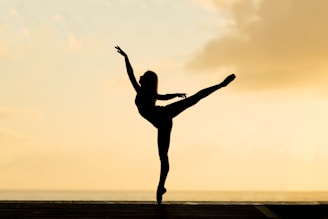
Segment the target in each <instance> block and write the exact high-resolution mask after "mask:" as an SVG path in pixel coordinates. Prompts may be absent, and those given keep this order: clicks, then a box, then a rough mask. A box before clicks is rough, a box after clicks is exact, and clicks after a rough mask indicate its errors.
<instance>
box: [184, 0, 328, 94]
mask: <svg viewBox="0 0 328 219" xmlns="http://www.w3.org/2000/svg"><path fill="white" fill-rule="evenodd" d="M213 2H214V3H215V4H216V7H217V10H219V11H221V12H225V14H226V15H227V16H226V19H227V20H231V19H233V21H234V22H230V23H229V25H228V26H227V27H226V28H228V30H225V35H223V36H222V34H221V35H220V36H217V38H215V39H213V40H211V41H209V42H208V43H207V44H206V45H205V47H204V48H203V50H202V51H200V52H199V53H198V54H196V55H195V57H194V58H193V59H192V60H191V62H190V63H188V65H187V67H188V68H189V69H193V70H196V71H204V70H206V71H217V70H218V69H220V68H223V67H225V68H227V67H232V68H236V69H237V72H236V73H237V75H238V77H239V79H240V82H239V87H243V88H246V89H250V90H253V89H272V88H287V87H297V86H298V87H300V86H302V87H308V86H312V87H314V86H316V87H320V88H323V87H324V86H325V83H326V82H327V81H328V74H327V70H328V64H327V58H328V43H327V39H328V14H327V13H326V8H328V1H325V0H314V1H306V0H302V1H299V0H275V1H270V0H262V1H234V4H225V5H224V7H222V1H213ZM223 2H224V1H223Z"/></svg>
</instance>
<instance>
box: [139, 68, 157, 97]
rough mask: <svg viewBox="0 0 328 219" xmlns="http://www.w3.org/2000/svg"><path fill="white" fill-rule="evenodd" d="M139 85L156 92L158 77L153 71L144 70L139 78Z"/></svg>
mask: <svg viewBox="0 0 328 219" xmlns="http://www.w3.org/2000/svg"><path fill="white" fill-rule="evenodd" d="M139 83H140V85H141V87H142V88H143V89H144V90H145V91H147V92H151V93H156V94H157V84H158V77H157V74H156V73H155V72H153V71H146V72H145V73H144V74H143V75H142V76H141V77H140V80H139Z"/></svg>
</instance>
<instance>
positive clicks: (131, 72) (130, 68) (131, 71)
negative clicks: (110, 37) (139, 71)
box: [115, 46, 140, 92]
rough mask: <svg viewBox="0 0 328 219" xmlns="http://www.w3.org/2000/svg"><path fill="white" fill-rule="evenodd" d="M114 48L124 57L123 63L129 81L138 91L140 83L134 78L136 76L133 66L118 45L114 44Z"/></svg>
mask: <svg viewBox="0 0 328 219" xmlns="http://www.w3.org/2000/svg"><path fill="white" fill-rule="evenodd" d="M115 49H117V52H118V53H119V54H121V55H122V56H123V57H124V59H125V65H126V71H127V72H128V76H129V79H130V81H131V83H132V86H133V88H134V89H135V91H136V92H138V91H139V90H140V85H139V84H138V82H137V80H136V77H135V76H134V73H133V68H132V66H131V64H130V61H129V58H128V55H127V54H126V53H125V52H124V51H123V50H122V49H121V48H120V47H119V46H115Z"/></svg>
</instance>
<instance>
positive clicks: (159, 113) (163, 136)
mask: <svg viewBox="0 0 328 219" xmlns="http://www.w3.org/2000/svg"><path fill="white" fill-rule="evenodd" d="M115 48H116V49H117V52H118V53H119V54H121V55H122V56H123V57H124V59H125V65H126V70H127V73H128V76H129V79H130V81H131V83H132V86H133V88H134V89H135V91H136V93H137V95H136V98H135V104H136V105H137V108H138V111H139V113H140V115H141V116H142V117H144V118H145V119H146V120H147V121H149V122H150V123H151V124H152V125H153V126H155V127H156V128H157V131H158V132H157V133H158V134H157V145H158V153H159V158H160V162H161V171H160V178H159V183H158V187H157V192H156V200H157V203H158V204H159V205H160V204H161V202H162V196H163V194H164V193H165V192H166V188H165V181H166V177H167V174H168V172H169V158H168V150H169V146H170V137H171V130H172V125H173V121H172V120H173V118H174V117H176V116H177V115H179V114H180V113H181V112H183V111H184V110H186V109H187V108H189V107H191V106H193V105H195V104H196V103H197V102H198V101H199V100H201V99H203V98H205V97H207V96H208V95H210V94H211V93H213V92H214V91H217V90H218V89H220V88H222V87H225V86H227V85H228V84H229V83H230V82H231V81H233V80H234V79H235V77H236V76H235V75H234V74H231V75H229V76H228V77H226V78H225V79H224V80H223V81H222V82H221V83H219V84H216V85H214V86H211V87H208V88H205V89H202V90H200V91H198V92H197V93H196V94H194V95H192V96H190V97H187V96H186V94H185V93H172V94H159V93H158V92H157V85H158V77H157V74H156V73H155V72H152V71H146V72H145V73H144V74H143V75H142V76H141V77H140V79H139V83H138V82H137V80H136V78H135V76H134V72H133V68H132V66H131V64H130V61H129V58H128V56H127V54H126V53H125V52H124V51H123V50H122V49H121V48H120V47H119V46H116V47H115ZM176 97H180V98H184V99H182V100H179V101H177V102H174V103H171V104H169V105H166V106H157V105H156V100H170V99H173V98H176Z"/></svg>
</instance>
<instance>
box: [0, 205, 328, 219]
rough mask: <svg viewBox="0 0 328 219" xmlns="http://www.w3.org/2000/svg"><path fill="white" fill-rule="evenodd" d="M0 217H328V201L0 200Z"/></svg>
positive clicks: (320, 218) (321, 218)
mask: <svg viewBox="0 0 328 219" xmlns="http://www.w3.org/2000/svg"><path fill="white" fill-rule="evenodd" d="M0 218H1V219H2V218H4V219H12V218H17V219H25V218H26V219H27V218H29V219H30V218H35V219H37V218H51V219H53V218H61V219H65V218H81V219H85V218H90V219H91V218H97V219H105V218H120V219H125V218H136V219H138V218H146V219H147V218H161V219H166V218H174V219H179V218H188V219H193V218H221V219H228V218H229V219H246V218H250V219H266V218H275V219H279V218H281V219H284V218H290V219H299V218H304V219H328V205H327V203H319V202H316V203H252V202H245V203H238V202H221V203H216V202H197V203H193V202H165V203H163V204H162V205H161V206H158V205H157V204H156V203H155V202H112V201H111V202H104V201H99V202H98V201H0Z"/></svg>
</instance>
